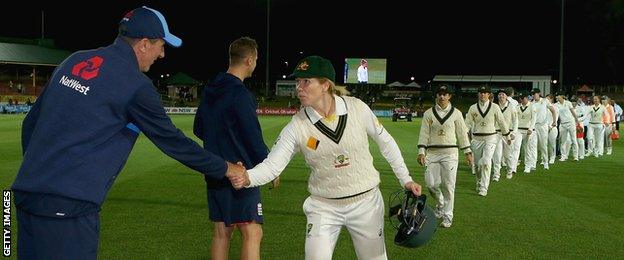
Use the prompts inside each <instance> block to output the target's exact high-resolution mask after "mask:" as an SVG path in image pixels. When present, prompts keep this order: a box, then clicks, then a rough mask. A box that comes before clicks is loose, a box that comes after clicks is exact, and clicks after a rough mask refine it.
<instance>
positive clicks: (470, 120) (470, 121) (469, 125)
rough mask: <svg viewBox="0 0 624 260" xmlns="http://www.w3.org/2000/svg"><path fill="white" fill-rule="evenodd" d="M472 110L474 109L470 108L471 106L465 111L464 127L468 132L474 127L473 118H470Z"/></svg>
mask: <svg viewBox="0 0 624 260" xmlns="http://www.w3.org/2000/svg"><path fill="white" fill-rule="evenodd" d="M473 112H474V110H472V106H471V107H470V108H469V109H468V113H466V120H465V123H466V128H467V129H468V132H470V131H472V129H473V127H474V118H472V113H473Z"/></svg>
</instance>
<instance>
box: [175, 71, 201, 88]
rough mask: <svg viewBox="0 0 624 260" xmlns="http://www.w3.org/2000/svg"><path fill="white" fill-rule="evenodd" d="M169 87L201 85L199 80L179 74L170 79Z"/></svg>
mask: <svg viewBox="0 0 624 260" xmlns="http://www.w3.org/2000/svg"><path fill="white" fill-rule="evenodd" d="M166 84H167V85H168V86H196V85H199V84H201V82H199V81H198V80H196V79H194V78H192V77H191V76H189V75H187V74H186V73H183V72H178V73H176V74H175V75H173V76H171V77H169V78H168V79H167V81H166Z"/></svg>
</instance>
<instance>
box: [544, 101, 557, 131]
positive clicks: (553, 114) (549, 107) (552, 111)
mask: <svg viewBox="0 0 624 260" xmlns="http://www.w3.org/2000/svg"><path fill="white" fill-rule="evenodd" d="M546 107H548V110H549V111H550V115H551V116H552V122H553V123H552V125H551V127H556V126H557V111H555V106H553V105H552V104H549V105H547V106H546Z"/></svg>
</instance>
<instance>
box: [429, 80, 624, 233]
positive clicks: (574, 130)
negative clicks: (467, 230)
mask: <svg viewBox="0 0 624 260" xmlns="http://www.w3.org/2000/svg"><path fill="white" fill-rule="evenodd" d="M452 92H453V91H452V87H449V86H446V85H442V86H440V87H438V88H437V90H436V103H435V105H434V106H433V107H432V108H430V109H428V110H427V111H426V112H425V113H424V115H423V120H422V125H421V129H420V135H419V141H418V148H419V150H418V162H419V163H420V164H421V165H424V166H425V167H426V170H425V182H426V185H427V188H428V189H429V192H430V194H431V195H432V196H433V198H434V199H435V201H436V207H435V212H436V216H437V217H438V218H441V219H442V222H441V226H442V227H447V228H448V227H451V225H452V222H453V206H454V197H455V181H456V176H457V168H458V154H459V153H458V151H462V152H463V153H464V154H465V156H466V161H467V162H468V164H469V165H471V166H472V172H473V174H474V175H475V176H476V192H477V193H478V194H479V195H480V196H487V193H488V188H489V184H490V179H491V180H493V181H496V182H498V181H499V180H500V177H501V170H502V168H503V167H506V168H507V173H506V178H507V179H512V178H513V176H514V175H515V174H516V172H517V167H518V165H520V163H519V162H520V155H521V152H523V153H522V154H523V162H524V169H523V170H524V173H525V174H530V173H531V172H534V171H536V169H537V158H538V154H539V155H541V164H542V165H543V167H544V170H546V171H545V172H548V171H547V170H549V168H550V166H551V165H552V164H554V163H555V159H556V151H557V149H556V147H557V140H558V141H559V147H560V149H559V150H560V158H559V161H566V160H568V157H569V155H570V150H572V160H573V161H579V160H582V159H584V158H585V157H587V156H591V155H593V156H595V157H600V156H602V155H603V154H604V152H605V151H606V154H607V155H610V154H612V152H613V148H612V138H611V133H612V131H614V130H615V128H616V126H615V124H616V120H615V119H616V113H618V112H616V110H617V109H614V106H613V102H612V101H611V100H610V99H609V98H608V97H606V96H603V97H602V99H601V97H599V96H594V97H593V98H592V102H593V104H592V105H585V104H584V102H583V101H582V100H577V99H576V98H574V97H573V98H572V99H571V100H566V97H565V94H563V93H558V94H557V95H556V101H555V100H554V96H553V95H552V94H550V95H548V96H547V97H545V98H544V97H542V95H541V91H540V90H539V89H533V90H532V91H531V94H530V95H528V94H527V93H520V94H519V95H518V99H519V101H520V102H518V101H516V100H515V99H514V98H513V97H514V90H513V88H511V87H510V88H507V89H505V90H500V91H498V92H497V93H496V96H493V95H492V91H491V88H490V87H488V86H482V87H480V88H479V89H478V102H477V103H475V104H473V105H472V106H470V108H469V109H468V112H467V113H466V114H465V117H464V115H462V113H461V111H460V110H459V109H457V108H454V107H452V105H451V102H450V100H451V97H452ZM494 99H497V103H494V102H493V100H494ZM619 113H620V114H621V112H619ZM586 142H587V146H586ZM586 147H587V149H586ZM490 177H491V178H490Z"/></svg>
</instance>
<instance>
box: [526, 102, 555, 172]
mask: <svg viewBox="0 0 624 260" xmlns="http://www.w3.org/2000/svg"><path fill="white" fill-rule="evenodd" d="M550 106H551V104H550V101H548V99H547V98H543V97H542V98H540V100H539V101H533V103H532V105H531V107H532V108H533V111H534V113H535V132H536V134H537V135H536V138H535V139H536V140H535V142H536V147H537V150H538V152H539V154H540V155H541V156H542V162H543V163H544V169H548V161H549V158H548V132H549V131H548V130H549V128H551V125H552V123H551V124H549V122H552V113H551V111H550V109H549V108H550ZM553 128H554V127H553ZM536 161H537V157H536ZM532 168H535V165H533V167H532Z"/></svg>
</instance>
